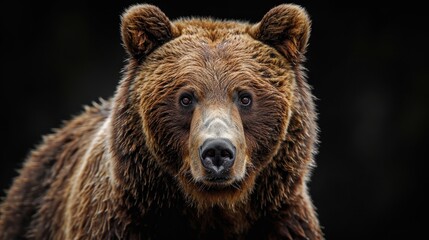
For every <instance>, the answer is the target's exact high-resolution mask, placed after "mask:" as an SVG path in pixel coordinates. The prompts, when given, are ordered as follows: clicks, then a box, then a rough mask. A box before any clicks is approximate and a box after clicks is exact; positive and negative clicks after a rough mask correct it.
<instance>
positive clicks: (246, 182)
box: [178, 172, 255, 208]
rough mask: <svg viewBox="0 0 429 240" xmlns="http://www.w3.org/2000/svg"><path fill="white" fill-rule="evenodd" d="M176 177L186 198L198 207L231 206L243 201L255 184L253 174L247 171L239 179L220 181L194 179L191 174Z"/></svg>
mask: <svg viewBox="0 0 429 240" xmlns="http://www.w3.org/2000/svg"><path fill="white" fill-rule="evenodd" d="M178 179H179V181H180V182H181V186H182V190H183V192H184V194H185V195H186V196H187V198H188V200H190V202H191V203H193V204H195V205H197V206H198V207H200V208H206V207H212V206H213V205H219V206H224V207H225V206H226V207H232V206H235V205H236V204H238V203H240V202H245V201H246V200H247V199H248V196H249V195H250V193H251V192H252V190H253V186H254V184H255V174H254V173H249V172H248V173H247V174H246V176H245V177H244V178H242V179H240V180H232V179H231V180H229V181H221V182H220V181H207V180H200V181H196V180H195V179H194V178H193V177H192V175H191V174H186V175H181V176H180V177H179V178H178Z"/></svg>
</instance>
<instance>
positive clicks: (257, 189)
mask: <svg viewBox="0 0 429 240" xmlns="http://www.w3.org/2000/svg"><path fill="white" fill-rule="evenodd" d="M121 21H122V22H121V35H122V40H123V44H124V47H125V49H126V51H127V53H128V55H129V59H128V60H127V65H126V66H125V68H124V72H123V79H122V80H121V81H120V83H119V86H118V88H117V91H116V93H115V94H114V96H113V97H112V98H111V99H110V100H106V101H104V100H102V101H101V102H100V103H97V104H94V105H93V106H90V107H86V108H85V111H84V112H83V113H81V114H80V115H78V116H76V117H74V118H73V119H71V120H70V121H68V122H66V123H65V124H64V126H63V127H62V128H60V129H58V130H56V131H55V132H54V133H53V134H51V135H48V136H46V137H45V138H44V139H43V142H42V143H41V144H40V145H39V146H38V147H37V149H35V150H34V151H32V152H31V154H30V155H29V157H28V159H27V160H26V162H25V163H24V166H23V167H22V169H21V171H20V175H19V176H18V177H17V178H16V179H14V182H13V184H12V186H11V188H10V189H9V190H8V192H7V196H6V198H5V199H4V201H3V202H2V205H1V208H0V209H1V210H0V214H1V215H0V239H164V238H169V239H171V238H172V237H181V238H183V239H323V234H322V231H321V228H320V226H319V222H318V219H317V214H316V212H315V210H314V207H313V204H312V201H311V198H310V196H309V194H308V190H307V182H308V179H309V177H310V174H311V170H312V168H313V167H314V160H313V156H314V154H315V152H316V146H317V132H318V129H317V123H316V111H315V106H314V97H313V95H312V93H311V88H310V86H309V85H308V83H307V82H306V78H305V69H304V67H303V62H304V61H305V56H304V54H305V52H306V48H307V44H308V39H309V35H310V28H311V21H310V18H309V16H308V14H307V12H306V11H305V9H303V8H302V7H300V6H297V5H293V4H283V5H279V6H276V7H274V8H272V9H271V10H270V11H268V12H267V13H266V14H265V15H264V16H263V18H262V20H261V21H260V22H258V23H255V24H253V23H248V22H241V21H234V20H230V21H227V20H216V19H211V18H181V19H178V20H175V21H170V20H169V19H168V18H167V16H165V14H164V13H163V12H162V11H161V10H160V9H159V8H157V7H156V6H153V5H149V4H139V5H134V6H131V7H130V8H128V9H126V11H125V12H124V14H123V15H122V18H121ZM207 142H209V143H207ZM210 144H211V145H210ZM209 145H210V146H209Z"/></svg>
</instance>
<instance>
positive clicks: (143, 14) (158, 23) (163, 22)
mask: <svg viewBox="0 0 429 240" xmlns="http://www.w3.org/2000/svg"><path fill="white" fill-rule="evenodd" d="M173 31H174V29H173V25H172V24H171V22H170V20H169V19H168V17H167V16H166V15H165V14H164V13H163V12H162V11H161V10H160V9H159V8H158V7H156V6H153V5H150V4H138V5H134V6H132V7H130V8H128V9H127V10H126V11H125V12H124V13H123V14H122V17H121V35H122V42H123V44H124V46H125V49H126V50H127V52H128V53H129V54H130V56H132V57H133V58H135V59H138V60H139V59H141V58H143V57H145V56H147V55H148V54H149V53H150V52H152V51H153V50H155V48H157V47H159V46H160V45H162V44H164V43H165V42H167V41H169V40H171V39H172V38H173V35H174V33H173Z"/></svg>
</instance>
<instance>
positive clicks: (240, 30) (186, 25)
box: [173, 18, 250, 41]
mask: <svg viewBox="0 0 429 240" xmlns="http://www.w3.org/2000/svg"><path fill="white" fill-rule="evenodd" d="M173 24H174V25H175V26H176V28H177V30H178V31H179V32H180V34H181V35H201V36H206V37H212V38H213V39H212V40H213V41H216V40H218V39H221V38H223V37H226V36H228V35H239V34H245V33H246V32H247V30H248V28H249V27H250V24H248V23H246V22H239V21H231V20H217V19H212V18H187V19H179V20H176V21H174V22H173Z"/></svg>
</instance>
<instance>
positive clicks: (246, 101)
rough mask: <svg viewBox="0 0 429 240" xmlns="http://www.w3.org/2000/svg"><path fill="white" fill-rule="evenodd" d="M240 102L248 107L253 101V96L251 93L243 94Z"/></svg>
mask: <svg viewBox="0 0 429 240" xmlns="http://www.w3.org/2000/svg"><path fill="white" fill-rule="evenodd" d="M239 103H240V105H241V106H243V107H248V106H250V104H251V103H252V97H251V96H250V95H249V94H247V93H246V94H242V95H240V97H239Z"/></svg>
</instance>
